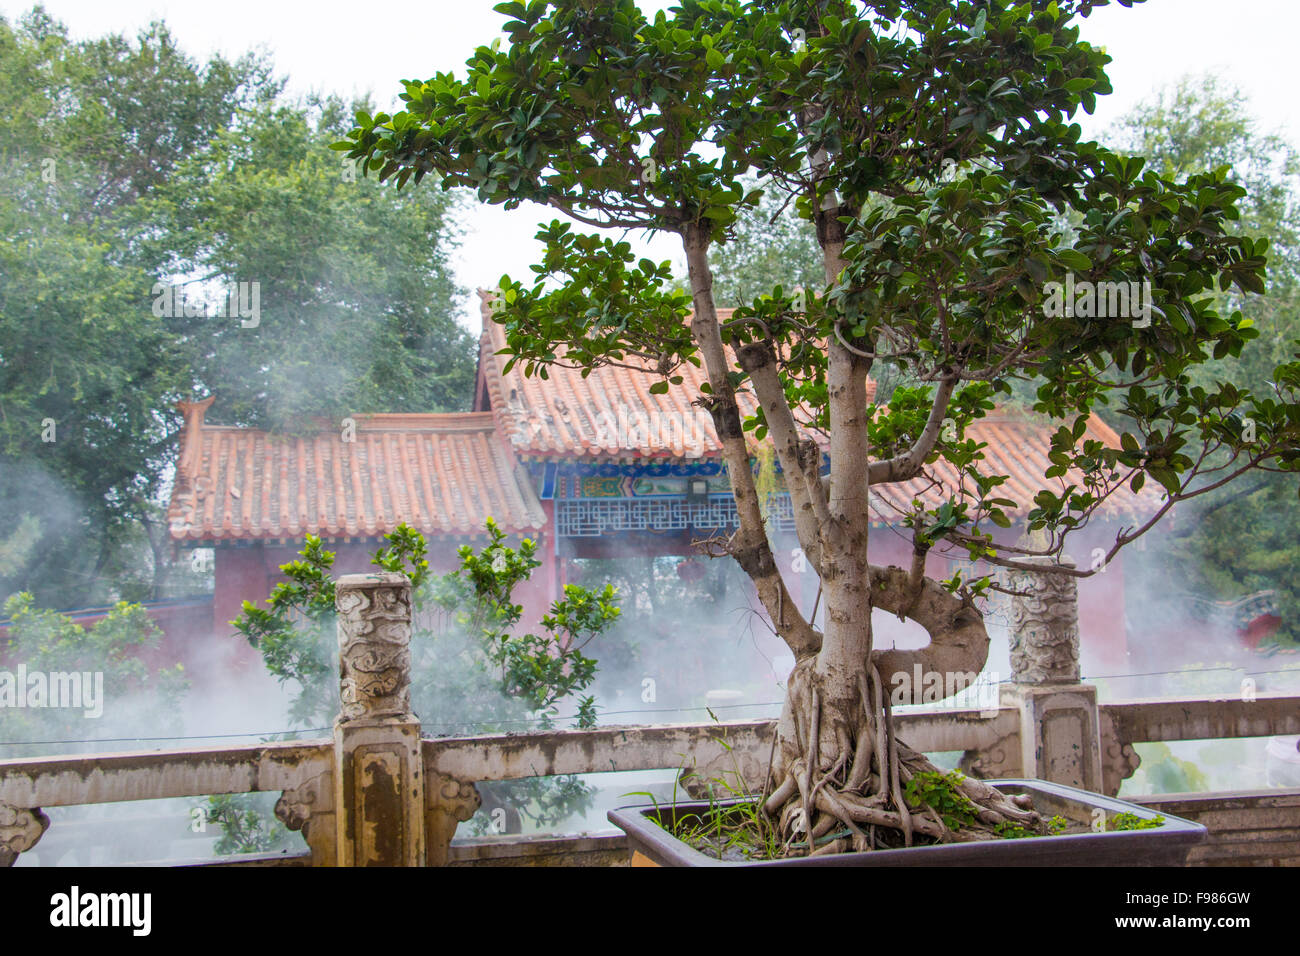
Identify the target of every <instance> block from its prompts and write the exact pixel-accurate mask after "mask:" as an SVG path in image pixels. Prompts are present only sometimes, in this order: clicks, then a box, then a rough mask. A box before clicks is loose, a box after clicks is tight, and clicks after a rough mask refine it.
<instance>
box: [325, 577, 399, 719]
mask: <svg viewBox="0 0 1300 956" xmlns="http://www.w3.org/2000/svg"><path fill="white" fill-rule="evenodd" d="M334 606H335V608H336V609H337V610H338V635H339V662H340V673H339V679H340V688H339V690H340V694H341V696H342V700H343V710H342V719H343V720H358V719H361V718H365V717H388V716H393V717H397V716H403V715H406V714H409V713H410V710H411V585H410V582H409V581H408V580H407V579H406V576H405V575H402V574H391V573H382V574H348V575H344V576H343V577H341V578H340V579H339V581H338V584H337V588H336V592H335V599H334Z"/></svg>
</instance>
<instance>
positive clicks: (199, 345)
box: [0, 7, 474, 607]
mask: <svg viewBox="0 0 1300 956" xmlns="http://www.w3.org/2000/svg"><path fill="white" fill-rule="evenodd" d="M283 88H284V83H283V81H282V80H280V79H277V78H275V77H274V75H273V70H272V66H271V64H270V62H269V60H268V59H267V58H266V57H264V56H255V55H252V54H249V55H246V56H243V57H240V58H239V59H237V60H234V61H230V60H227V59H225V58H222V57H220V56H214V57H211V58H209V59H208V60H207V61H205V62H201V63H200V62H198V61H196V60H194V59H192V58H190V57H188V56H186V55H185V54H184V52H183V51H181V50H180V49H179V48H178V47H177V45H176V43H175V42H174V40H173V38H172V37H171V35H170V33H169V32H168V30H167V28H166V27H165V26H164V25H163V24H161V23H154V24H152V25H150V26H149V27H148V28H147V29H145V30H143V31H141V33H140V34H139V36H138V37H136V38H135V39H127V38H125V37H122V36H106V37H102V38H97V39H90V40H83V41H74V40H72V39H70V38H69V36H68V34H67V30H66V29H65V28H64V27H63V26H62V25H61V24H59V23H58V22H56V21H55V20H53V19H52V18H51V17H50V16H49V15H48V14H47V13H46V12H45V11H44V9H43V8H41V7H36V8H34V9H33V10H32V11H31V12H29V13H28V14H26V15H25V16H23V17H22V18H20V19H19V20H18V21H17V22H16V23H12V24H11V23H10V22H8V21H6V20H4V19H2V18H0V234H3V235H4V236H5V238H6V240H7V241H6V242H5V243H3V244H0V524H3V526H4V527H5V529H7V530H6V532H5V533H4V534H3V535H0V597H3V596H4V595H7V594H11V593H14V592H17V591H28V592H30V593H31V594H32V595H33V597H34V599H35V601H36V602H37V604H39V605H43V606H47V607H85V606H89V605H94V604H96V603H108V602H112V601H114V600H116V599H118V598H126V599H130V600H148V599H155V598H159V597H162V596H163V595H164V594H165V593H167V592H168V591H169V589H171V588H173V587H176V588H185V587H193V586H195V584H198V585H200V586H201V584H202V581H201V580H196V578H195V577H194V576H193V575H191V574H190V573H189V572H188V570H187V569H186V568H185V567H184V566H177V565H175V564H173V563H171V562H170V553H169V552H170V541H169V539H168V533H167V527H166V522H165V520H163V511H164V503H163V502H162V501H161V496H162V493H163V490H164V488H165V484H166V480H167V476H168V474H169V472H170V469H171V467H172V464H173V462H174V456H175V453H176V450H177V444H178V442H177V439H178V435H179V429H180V425H181V421H180V416H179V414H178V413H177V412H176V411H175V410H174V407H173V406H174V404H175V403H176V401H178V400H179V399H181V398H185V397H189V396H191V395H192V394H193V393H195V392H210V393H215V394H216V395H217V396H218V403H217V405H216V409H215V412H214V414H213V420H214V421H223V422H227V423H231V424H243V425H258V426H265V427H270V428H276V429H281V430H285V429H296V430H298V429H304V428H309V427H317V422H316V421H314V418H315V417H316V416H324V417H327V418H335V419H337V418H338V417H341V416H342V415H344V414H352V413H363V412H370V411H380V412H382V411H439V410H459V409H462V408H464V407H466V406H467V404H468V402H469V399H470V395H471V392H472V381H473V371H474V364H473V360H474V342H473V339H472V337H471V336H469V335H468V334H466V333H465V332H464V331H463V330H461V329H460V328H459V326H458V325H457V324H456V322H455V320H454V319H453V317H452V316H453V314H454V312H455V310H456V308H455V298H456V296H457V295H458V293H459V290H458V289H457V288H456V286H455V284H454V282H453V281H452V277H451V269H450V266H449V265H448V259H447V257H448V255H449V253H450V250H451V249H452V248H453V247H454V243H455V237H456V232H457V227H456V224H455V210H454V202H453V199H452V197H450V196H447V195H440V194H434V193H425V194H421V195H419V196H415V195H410V196H407V195H403V196H398V195H396V194H395V193H394V192H393V191H392V190H386V189H381V188H378V186H377V185H376V184H375V183H374V182H373V181H370V180H365V179H362V178H359V177H356V176H355V175H353V174H354V170H353V169H351V168H350V167H348V168H346V169H345V168H344V166H343V165H342V164H341V163H340V160H339V157H338V156H337V155H336V154H334V153H331V152H330V151H329V150H328V148H327V144H328V142H329V141H330V140H332V139H334V138H336V137H337V136H338V135H340V134H341V131H342V130H343V129H344V127H345V123H346V121H345V120H344V117H345V116H348V115H350V113H351V110H350V109H344V106H343V104H342V103H341V101H339V100H338V99H337V98H332V97H322V98H318V99H313V100H310V101H299V100H295V99H291V98H289V97H286V96H285V95H284V93H283ZM358 105H360V104H358ZM349 179H350V180H353V181H351V182H349V181H348V180H349ZM304 237H310V238H309V240H305V238H304ZM238 281H245V282H254V281H255V282H258V283H259V287H260V303H259V304H260V312H261V321H260V322H259V323H258V324H257V326H256V327H245V325H244V324H243V322H242V321H241V320H240V319H234V320H231V319H217V318H204V317H202V316H199V315H192V316H186V315H185V314H184V312H183V310H182V311H180V312H178V313H174V314H173V313H172V312H169V311H168V310H160V311H163V313H164V314H163V315H162V316H159V315H158V314H156V313H155V304H156V299H157V298H158V296H157V294H156V292H155V286H156V285H157V284H159V283H162V284H163V285H164V286H165V285H168V284H171V283H181V284H184V288H185V289H186V290H188V291H192V292H194V294H195V298H196V300H203V301H206V302H207V303H208V304H215V294H216V292H217V290H218V288H219V287H220V286H221V284H223V283H226V282H238Z"/></svg>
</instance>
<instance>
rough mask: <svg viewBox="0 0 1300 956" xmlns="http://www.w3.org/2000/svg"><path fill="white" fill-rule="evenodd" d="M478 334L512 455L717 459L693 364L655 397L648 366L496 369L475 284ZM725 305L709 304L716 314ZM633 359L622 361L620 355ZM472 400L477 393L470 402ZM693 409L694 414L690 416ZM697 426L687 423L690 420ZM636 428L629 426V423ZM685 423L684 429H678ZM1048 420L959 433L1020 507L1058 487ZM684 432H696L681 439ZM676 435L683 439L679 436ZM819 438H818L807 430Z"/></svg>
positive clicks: (936, 494)
mask: <svg viewBox="0 0 1300 956" xmlns="http://www.w3.org/2000/svg"><path fill="white" fill-rule="evenodd" d="M479 296H480V299H481V305H480V311H481V313H482V318H483V333H482V336H481V338H480V350H479V370H480V375H481V378H482V384H483V386H484V387H485V390H486V398H487V402H488V403H489V407H490V408H491V410H492V411H493V413H494V414H495V415H496V416H497V422H498V425H499V428H500V432H501V434H502V435H504V436H508V437H509V439H510V441H511V443H512V444H513V446H514V450H515V452H516V454H518V455H519V456H520V457H521V458H534V457H536V458H566V459H576V458H598V459H604V460H609V459H628V458H646V457H663V458H677V459H683V458H685V459H691V458H707V457H720V456H721V454H722V446H721V444H720V443H719V442H718V438H717V434H716V432H715V431H714V429H713V420H712V419H711V418H710V417H709V415H708V414H707V413H706V412H704V411H703V409H700V408H698V407H696V406H693V405H691V400H692V399H693V398H695V397H696V396H698V395H699V394H700V383H701V382H702V381H704V378H705V373H704V371H703V369H697V368H695V367H694V366H693V365H690V364H686V365H684V366H683V367H682V368H681V369H679V370H678V371H679V373H680V374H681V375H682V377H683V382H682V384H681V385H675V386H670V387H669V389H668V391H667V392H666V393H664V394H662V395H652V394H650V385H651V384H652V383H654V382H656V381H659V380H660V378H659V376H658V375H655V374H650V373H640V372H635V371H631V370H629V369H625V368H621V367H614V366H602V367H600V368H596V369H593V370H592V371H591V373H590V374H589V375H588V376H587V377H586V378H583V376H582V372H581V370H579V369H571V368H563V367H559V366H552V367H550V368H549V369H548V370H547V371H548V374H549V378H547V379H545V380H544V379H542V378H541V377H539V376H536V375H534V376H532V377H525V375H524V373H523V368H522V366H520V365H516V366H515V367H514V368H512V369H511V370H510V371H509V373H507V374H504V375H503V374H502V371H501V370H502V368H504V366H505V361H506V357H505V356H501V355H497V354H496V353H497V352H499V351H500V350H501V349H503V348H505V344H506V343H505V331H504V329H503V328H502V326H501V325H499V324H498V323H496V322H493V321H492V317H491V316H492V312H491V296H490V293H488V292H485V291H483V290H480V291H479ZM730 313H731V310H729V309H719V310H718V314H719V317H720V318H722V319H724V320H725V319H726V318H727V317H728V316H729V315H730ZM631 361H635V360H632V359H629V362H631ZM868 387H869V396H868V397H869V398H872V397H874V394H875V382H868ZM737 398H738V400H739V402H740V406H741V414H742V415H750V414H752V413H753V412H754V410H755V407H756V406H755V402H754V399H753V396H752V394H751V393H749V392H741V393H740V394H739V395H738V396H737ZM479 404H480V405H481V404H482V397H480V399H479ZM692 416H697V418H692ZM696 421H698V433H693V432H692V431H691V429H692V428H695V427H697V426H696ZM638 426H639V427H638ZM683 426H685V427H683ZM1053 430H1054V426H1050V425H1049V424H1048V422H1047V421H1046V420H1045V419H1043V418H1032V417H1024V416H1020V415H1017V414H1015V413H1014V412H1009V411H1006V410H1001V409H999V410H996V411H994V412H993V413H991V414H990V415H989V416H988V417H986V418H984V419H981V420H980V421H978V422H976V423H974V424H973V425H971V426H970V427H969V428H968V429H967V430H966V437H967V438H970V439H974V440H975V441H978V442H987V443H988V447H987V448H985V449H984V455H985V459H984V461H983V462H981V463H980V465H979V471H980V472H981V473H982V474H995V475H996V474H1004V475H1007V476H1008V481H1007V482H1006V484H1004V485H1002V486H1000V489H999V490H998V491H997V493H996V495H995V496H996V497H1002V498H1010V499H1012V500H1014V501H1016V502H1018V503H1019V504H1020V505H1021V507H1022V508H1028V507H1030V506H1031V505H1032V501H1033V497H1034V495H1035V494H1037V493H1038V492H1039V491H1041V490H1042V489H1044V488H1050V489H1051V490H1053V491H1055V492H1057V493H1059V492H1060V491H1061V490H1062V489H1063V488H1064V486H1065V485H1064V484H1063V483H1062V482H1061V481H1059V480H1056V481H1048V480H1046V479H1044V478H1043V473H1044V471H1045V470H1046V469H1047V468H1048V467H1049V466H1050V462H1049V461H1048V458H1047V452H1048V450H1049V448H1050V436H1051V434H1052V431H1053ZM694 434H698V435H699V439H698V440H696V441H694V442H691V441H689V439H690V438H692V437H693V435H694ZM683 435H684V436H685V438H686V439H688V440H687V441H683ZM814 437H815V438H816V439H817V440H818V442H819V444H824V440H823V439H822V437H821V436H814ZM1085 437H1086V438H1094V439H1099V440H1100V441H1102V442H1103V443H1105V444H1106V445H1108V446H1110V447H1112V448H1118V447H1119V436H1118V435H1116V434H1115V432H1114V430H1113V429H1111V428H1110V426H1108V425H1107V424H1106V423H1105V422H1103V421H1102V420H1101V419H1100V418H1098V417H1097V416H1095V415H1094V416H1093V417H1092V419H1091V421H1090V422H1089V426H1088V432H1087V435H1086V436H1085ZM928 473H929V475H930V476H931V478H932V479H937V481H938V482H939V484H938V485H936V484H935V482H934V481H933V480H919V479H918V480H915V481H911V482H907V483H905V484H899V485H894V486H892V487H889V486H877V487H876V488H874V489H873V491H874V492H875V493H877V494H878V495H880V497H881V498H882V499H883V500H882V501H881V502H880V503H879V505H878V510H879V512H880V513H881V515H882V516H888V517H887V518H886V520H888V519H889V518H893V517H895V516H896V515H897V513H898V512H897V508H901V507H905V506H907V505H908V504H909V503H910V502H911V500H912V499H913V498H914V497H919V498H920V499H921V500H922V501H923V502H925V503H926V504H927V505H928V506H934V505H936V504H938V503H940V502H942V501H944V500H946V499H947V498H948V496H949V492H948V490H946V489H950V488H952V487H953V485H954V482H955V480H956V472H955V471H954V470H953V469H952V468H951V467H949V466H948V465H947V463H946V462H942V461H940V462H936V463H935V464H934V465H931V466H929V468H928ZM1070 483H1073V484H1075V485H1076V487H1077V488H1079V489H1082V481H1081V477H1080V476H1079V475H1078V474H1073V475H1072V476H1071V478H1070ZM1154 500H1155V496H1153V495H1152V493H1151V492H1150V491H1149V490H1144V491H1143V493H1142V494H1141V495H1133V494H1132V493H1131V492H1129V491H1128V489H1127V488H1122V489H1119V490H1117V491H1116V492H1115V493H1114V494H1112V495H1111V497H1110V498H1109V499H1107V502H1106V504H1104V505H1103V506H1102V508H1101V513H1102V514H1108V515H1135V514H1139V513H1142V512H1147V511H1150V510H1154V504H1153V502H1154Z"/></svg>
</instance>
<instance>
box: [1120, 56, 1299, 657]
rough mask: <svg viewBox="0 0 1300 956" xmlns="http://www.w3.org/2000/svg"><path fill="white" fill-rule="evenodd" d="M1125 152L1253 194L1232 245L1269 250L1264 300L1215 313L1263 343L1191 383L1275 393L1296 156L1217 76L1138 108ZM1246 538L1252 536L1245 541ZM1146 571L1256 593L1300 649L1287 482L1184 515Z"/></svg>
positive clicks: (1246, 486)
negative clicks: (1231, 316) (1245, 324)
mask: <svg viewBox="0 0 1300 956" xmlns="http://www.w3.org/2000/svg"><path fill="white" fill-rule="evenodd" d="M1108 138H1110V139H1113V140H1114V141H1115V143H1116V145H1117V146H1118V147H1119V148H1121V149H1124V150H1126V151H1128V152H1131V153H1135V154H1140V155H1144V156H1147V157H1149V162H1150V164H1151V165H1152V166H1153V167H1154V168H1155V169H1157V170H1158V171H1159V172H1160V174H1161V175H1163V176H1170V177H1182V176H1188V175H1193V174H1197V173H1204V172H1206V171H1208V170H1212V169H1215V168H1217V167H1220V166H1230V167H1231V168H1232V171H1233V176H1234V178H1236V179H1237V180H1238V181H1239V182H1240V183H1242V185H1243V186H1245V188H1246V195H1245V196H1244V197H1243V198H1242V200H1241V202H1240V204H1239V205H1240V210H1241V215H1240V218H1239V219H1237V220H1236V221H1235V222H1233V223H1231V224H1229V226H1228V228H1229V229H1230V231H1232V232H1233V233H1234V234H1237V235H1242V236H1249V237H1252V238H1256V239H1259V238H1262V239H1266V240H1268V242H1269V244H1270V255H1269V260H1268V266H1267V269H1266V272H1265V278H1264V282H1265V286H1266V288H1267V295H1265V296H1262V297H1260V296H1244V295H1242V294H1241V292H1240V290H1237V289H1232V288H1229V289H1228V290H1226V291H1222V292H1219V293H1218V294H1217V296H1216V298H1217V299H1218V308H1219V309H1220V311H1224V312H1227V311H1232V310H1236V309H1240V310H1241V311H1242V313H1243V314H1244V315H1246V316H1247V317H1249V318H1250V320H1251V321H1252V322H1254V326H1255V328H1256V329H1257V330H1258V331H1259V340H1258V342H1256V343H1255V344H1254V345H1253V346H1252V347H1251V348H1250V349H1246V350H1244V351H1242V353H1241V354H1240V355H1239V356H1232V355H1227V356H1224V357H1223V358H1222V359H1221V360H1219V361H1217V362H1212V363H1207V364H1206V365H1205V366H1203V367H1201V368H1199V369H1194V370H1192V371H1191V373H1190V374H1191V375H1192V377H1193V380H1194V381H1197V382H1198V383H1202V384H1205V385H1207V386H1208V385H1210V384H1211V383H1212V382H1213V381H1214V379H1215V378H1221V379H1223V380H1225V381H1231V382H1235V383H1238V384H1240V385H1242V386H1245V387H1247V388H1249V389H1252V390H1256V391H1260V392H1263V393H1265V394H1267V393H1269V392H1271V391H1272V390H1273V388H1274V382H1273V370H1274V368H1275V367H1276V366H1277V365H1278V363H1279V362H1284V361H1285V360H1286V358H1287V356H1288V355H1289V350H1290V349H1291V348H1292V343H1293V342H1294V340H1295V339H1296V338H1297V337H1298V336H1300V188H1298V187H1300V155H1297V153H1296V151H1295V149H1294V147H1293V146H1291V144H1290V143H1288V142H1286V141H1285V140H1284V139H1282V138H1281V137H1280V136H1278V135H1275V134H1268V133H1265V132H1262V131H1260V129H1259V128H1258V123H1257V121H1256V120H1255V119H1254V118H1253V117H1252V114H1251V110H1250V104H1249V102H1248V101H1247V99H1246V97H1245V95H1244V94H1243V93H1242V92H1241V91H1240V90H1238V89H1234V88H1232V87H1230V86H1227V85H1225V84H1224V83H1223V82H1222V81H1220V80H1219V79H1218V78H1216V77H1215V76H1213V75H1205V76H1201V77H1196V78H1191V77H1189V78H1185V79H1184V80H1182V81H1181V82H1179V83H1178V84H1176V85H1175V86H1174V87H1172V88H1171V89H1168V90H1165V91H1162V92H1161V93H1160V94H1159V95H1157V96H1156V97H1154V98H1153V99H1152V100H1150V101H1149V102H1146V103H1143V104H1141V105H1139V106H1138V107H1137V108H1136V109H1135V110H1134V111H1133V112H1132V113H1131V114H1129V115H1128V116H1127V117H1125V118H1124V119H1123V120H1121V122H1120V123H1119V124H1118V127H1117V128H1116V129H1115V130H1113V131H1112V132H1111V133H1110V134H1109V137H1108ZM1243 532H1245V533H1243ZM1152 548H1153V551H1152V552H1151V554H1150V558H1149V559H1148V561H1147V562H1144V564H1145V566H1147V567H1148V568H1149V574H1148V575H1146V576H1144V577H1142V578H1140V583H1139V586H1142V583H1143V582H1145V583H1150V584H1154V578H1158V579H1160V580H1162V581H1171V580H1172V581H1179V582H1180V589H1181V591H1180V594H1179V599H1180V600H1186V599H1187V597H1188V596H1190V595H1196V596H1198V597H1200V598H1208V599H1210V600H1234V599H1236V598H1240V597H1243V596H1246V595H1249V594H1252V593H1254V592H1256V591H1260V590H1264V589H1271V590H1274V591H1276V592H1277V594H1278V614H1279V616H1280V617H1281V619H1282V625H1281V631H1280V633H1279V636H1280V637H1282V638H1283V639H1284V640H1289V642H1292V643H1293V642H1294V641H1295V640H1296V639H1297V638H1300V585H1298V584H1297V582H1296V580H1295V576H1294V575H1293V574H1292V573H1291V570H1292V568H1294V567H1295V566H1296V564H1297V563H1298V562H1300V503H1298V502H1297V500H1296V496H1295V481H1294V479H1293V478H1291V477H1290V476H1288V475H1281V474H1272V473H1267V472H1261V473H1259V474H1257V475H1255V476H1253V477H1252V478H1251V479H1249V480H1248V481H1243V482H1240V483H1239V484H1233V485H1228V486H1225V487H1223V488H1220V489H1217V490H1216V491H1214V492H1211V493H1210V494H1207V495H1206V496H1205V497H1204V498H1203V499H1202V500H1201V501H1198V502H1195V503H1193V504H1191V505H1189V506H1188V507H1187V509H1186V510H1185V512H1183V513H1181V514H1180V515H1179V521H1178V524H1177V525H1176V526H1175V527H1173V528H1171V529H1169V530H1168V531H1166V532H1165V533H1164V534H1162V535H1160V536H1157V537H1155V538H1154V539H1153V541H1152Z"/></svg>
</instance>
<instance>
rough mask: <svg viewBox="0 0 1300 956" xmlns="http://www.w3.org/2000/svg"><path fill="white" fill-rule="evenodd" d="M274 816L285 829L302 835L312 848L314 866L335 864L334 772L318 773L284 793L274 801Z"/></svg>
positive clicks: (336, 859) (336, 858) (336, 856)
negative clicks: (298, 831)
mask: <svg viewBox="0 0 1300 956" xmlns="http://www.w3.org/2000/svg"><path fill="white" fill-rule="evenodd" d="M275 815H276V818H277V819H278V820H279V821H280V822H281V823H283V824H284V825H285V826H286V827H287V828H288V829H290V830H300V831H301V832H302V835H303V839H305V840H306V841H307V845H308V846H309V847H311V851H312V865H313V866H334V865H335V864H336V863H337V861H338V855H337V847H336V846H335V829H336V823H335V818H334V775H333V773H331V772H330V771H325V772H322V773H318V774H316V775H315V776H313V777H310V778H308V779H306V780H304V781H303V782H302V783H301V784H299V785H298V786H296V787H293V788H291V789H288V790H285V791H284V792H283V793H282V794H280V799H279V800H277V801H276V802H275Z"/></svg>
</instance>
